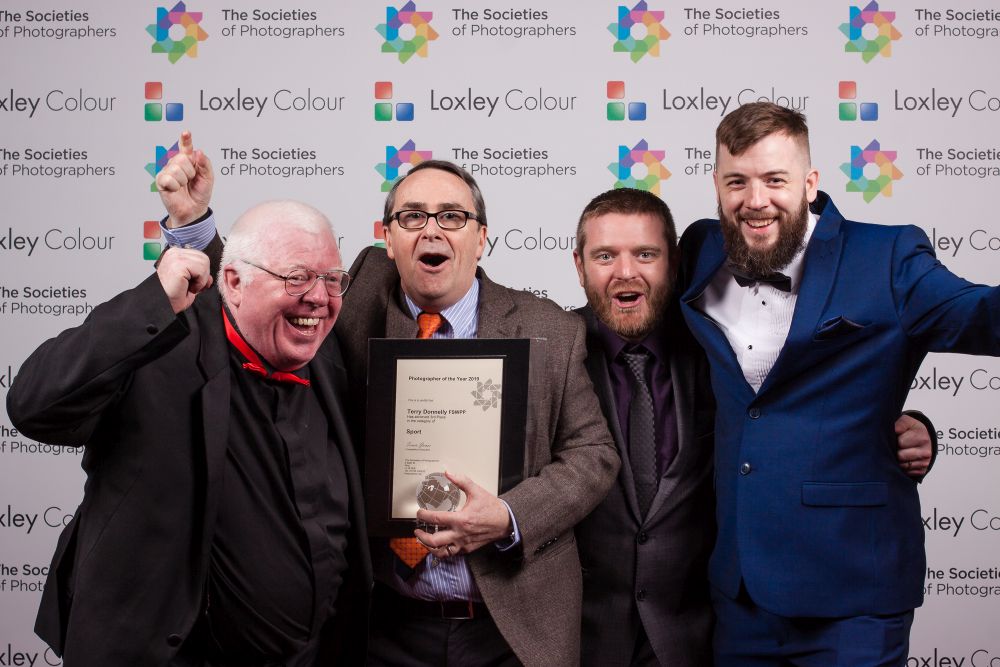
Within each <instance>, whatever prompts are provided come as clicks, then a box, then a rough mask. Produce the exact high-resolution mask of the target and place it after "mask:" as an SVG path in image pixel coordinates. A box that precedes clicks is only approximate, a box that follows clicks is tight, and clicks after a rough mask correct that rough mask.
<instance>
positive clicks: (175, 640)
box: [167, 635, 184, 648]
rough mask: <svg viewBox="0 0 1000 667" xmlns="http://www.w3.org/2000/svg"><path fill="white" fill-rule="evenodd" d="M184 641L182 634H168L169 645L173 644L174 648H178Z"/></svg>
mask: <svg viewBox="0 0 1000 667" xmlns="http://www.w3.org/2000/svg"><path fill="white" fill-rule="evenodd" d="M182 641H184V638H183V637H181V636H180V635H167V645H168V646H173V647H174V648H176V647H178V646H180V645H181V642H182Z"/></svg>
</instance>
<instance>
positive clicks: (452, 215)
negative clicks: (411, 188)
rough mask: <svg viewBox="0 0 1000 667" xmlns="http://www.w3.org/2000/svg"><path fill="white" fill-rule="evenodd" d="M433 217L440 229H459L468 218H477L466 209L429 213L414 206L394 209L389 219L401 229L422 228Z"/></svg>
mask: <svg viewBox="0 0 1000 667" xmlns="http://www.w3.org/2000/svg"><path fill="white" fill-rule="evenodd" d="M431 218H434V221H435V222H436V223H437V226H438V227H440V228H441V229H452V230H454V229H461V228H462V227H465V225H466V223H468V222H469V220H478V219H479V218H477V217H476V214H475V213H469V212H468V211H462V210H457V209H455V210H452V209H450V210H447V211H438V212H437V213H429V212H427V211H421V210H420V209H416V208H408V209H403V210H402V211H396V212H395V213H393V214H392V216H391V217H390V218H389V220H390V221H392V220H395V221H396V224H398V225H399V226H400V227H402V228H403V229H413V230H416V229H423V228H424V227H426V226H427V223H428V221H430V219H431Z"/></svg>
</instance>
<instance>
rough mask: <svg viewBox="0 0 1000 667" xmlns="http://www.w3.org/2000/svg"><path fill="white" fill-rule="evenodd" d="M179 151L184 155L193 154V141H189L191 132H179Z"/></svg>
mask: <svg viewBox="0 0 1000 667" xmlns="http://www.w3.org/2000/svg"><path fill="white" fill-rule="evenodd" d="M180 151H181V153H183V154H184V155H191V154H192V153H194V141H193V140H192V139H191V132H189V131H188V130H184V131H183V132H181V141H180Z"/></svg>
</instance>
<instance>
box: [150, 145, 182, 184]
mask: <svg viewBox="0 0 1000 667" xmlns="http://www.w3.org/2000/svg"><path fill="white" fill-rule="evenodd" d="M178 152H180V148H178V146H177V142H176V141H175V142H174V145H173V146H171V147H170V148H165V147H164V146H157V147H156V160H155V161H153V162H150V163H149V164H147V165H146V173H147V174H149V175H150V176H152V177H153V180H152V182H150V184H149V191H150V192H156V191H157V190H156V175H157V174H158V173H160V170H161V169H163V168H164V167H166V166H167V162H169V161H170V158H172V157H173V156H175V155H177V153H178Z"/></svg>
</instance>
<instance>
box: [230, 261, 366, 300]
mask: <svg viewBox="0 0 1000 667" xmlns="http://www.w3.org/2000/svg"><path fill="white" fill-rule="evenodd" d="M240 261H241V262H243V263H244V264H249V265H250V266H253V267H256V268H258V269H260V270H261V271H263V272H264V273H267V274H269V275H272V276H274V277H275V278H279V279H281V280H283V281H284V282H285V292H287V293H288V296H302V295H303V294H305V293H306V292H308V291H309V290H311V289H312V288H313V286H314V285H315V284H316V281H317V280H320V279H322V280H323V286H324V287H325V288H326V293H327V294H329V295H330V296H343V295H344V293H345V292H347V288H348V287H350V286H351V274H349V273H348V272H347V271H344V270H343V269H334V270H332V271H328V272H326V273H316V272H315V271H310V270H309V269H293V270H292V271H291V272H290V273H289V274H288V275H287V276H283V275H281V274H279V273H275V272H274V271H269V270H268V269H265V268H264V267H263V266H261V265H260V264H254V263H253V262H250V261H247V260H245V259H241V260H240Z"/></svg>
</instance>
